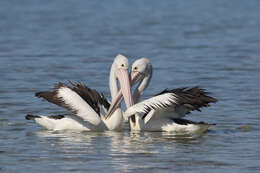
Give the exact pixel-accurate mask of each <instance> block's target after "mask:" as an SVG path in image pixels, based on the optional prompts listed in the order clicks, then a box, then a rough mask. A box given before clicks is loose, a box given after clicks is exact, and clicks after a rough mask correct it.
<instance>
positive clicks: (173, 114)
mask: <svg viewBox="0 0 260 173" xmlns="http://www.w3.org/2000/svg"><path fill="white" fill-rule="evenodd" d="M151 77H152V64H151V63H150V61H149V60H148V59H147V58H141V59H139V60H136V61H135V62H134V64H133V65H132V72H131V80H132V84H136V83H138V85H137V87H136V89H135V91H134V94H133V96H134V100H135V103H136V104H135V105H133V106H131V107H130V108H128V109H127V110H126V112H125V116H126V117H129V121H130V127H131V130H132V131H171V132H175V133H196V132H205V131H206V130H207V129H208V128H209V126H210V124H207V123H204V122H193V121H190V120H185V119H182V118H183V117H184V116H185V115H186V114H188V113H190V111H193V110H198V111H200V108H201V107H207V106H209V103H212V102H216V101H217V100H216V99H215V98H212V97H210V96H208V95H207V94H208V93H207V92H205V91H204V90H203V89H201V88H199V87H193V88H177V89H173V90H164V91H162V92H161V93H159V94H157V95H156V96H154V97H152V98H149V99H146V100H144V101H141V102H139V99H140V97H141V96H142V94H143V92H144V90H145V89H146V88H147V86H148V84H149V82H150V79H151Z"/></svg>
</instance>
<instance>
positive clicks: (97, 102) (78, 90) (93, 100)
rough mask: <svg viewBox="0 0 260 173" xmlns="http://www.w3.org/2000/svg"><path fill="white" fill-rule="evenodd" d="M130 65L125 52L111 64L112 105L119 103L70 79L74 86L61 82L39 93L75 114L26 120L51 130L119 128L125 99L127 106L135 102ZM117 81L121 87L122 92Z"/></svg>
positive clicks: (114, 129) (41, 96) (28, 117)
mask: <svg viewBox="0 0 260 173" xmlns="http://www.w3.org/2000/svg"><path fill="white" fill-rule="evenodd" d="M128 68H129V63H128V59H127V58H126V57H124V56H123V55H120V54H119V55H117V56H116V57H115V59H114V62H113V64H112V66H111V70H110V79H109V86H110V92H111V97H112V104H116V106H114V105H112V104H111V105H110V103H109V102H108V101H107V99H106V98H105V97H104V96H103V94H100V93H98V92H97V91H96V90H93V89H91V88H89V87H87V86H86V85H84V84H83V83H80V82H79V83H73V82H70V81H69V82H70V84H71V86H69V85H66V84H64V83H59V84H58V85H55V87H54V89H53V90H51V91H43V92H38V93H36V94H35V95H36V96H37V97H39V98H43V99H45V100H47V101H48V102H51V103H53V104H56V105H58V106H61V107H63V108H65V109H67V110H69V111H70V112H71V113H72V114H71V115H51V116H45V115H27V116H26V119H28V120H34V121H35V122H36V123H38V124H40V125H41V126H43V127H45V128H46V129H49V130H79V131H85V130H86V131H104V130H113V131H119V130H121V129H122V127H123V112H122V109H121V107H120V102H121V100H122V99H121V98H122V97H123V98H124V101H125V103H126V106H127V107H130V105H133V99H132V95H131V87H130V78H129V73H128ZM117 80H119V84H120V86H121V90H120V91H122V92H120V93H118V87H117ZM118 95H120V96H118ZM110 106H112V107H113V114H112V115H111V118H110V119H105V118H104V116H105V115H106V113H107V111H108V109H109V107H110Z"/></svg>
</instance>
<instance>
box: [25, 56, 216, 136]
mask: <svg viewBox="0 0 260 173" xmlns="http://www.w3.org/2000/svg"><path fill="white" fill-rule="evenodd" d="M128 69H129V63H128V59H127V58H126V57H125V56H123V55H120V54H119V55H118V56H116V57H115V59H114V62H113V64H112V66H111V70H110V80H109V86H110V92H111V97H112V102H111V104H110V103H109V102H108V101H107V99H106V98H105V97H104V96H103V95H102V94H100V93H98V92H97V91H96V90H93V89H90V88H89V87H87V86H86V85H84V84H83V83H73V82H70V84H71V87H70V86H68V85H66V84H64V83H59V84H58V85H56V86H55V87H54V90H52V91H43V92H38V93H36V96H37V97H41V98H43V99H45V100H47V101H48V102H51V103H54V104H56V105H58V106H61V107H64V108H66V109H67V110H69V111H70V112H71V113H72V115H49V116H46V115H45V116H44V115H27V116H26V119H28V120H35V122H36V123H38V124H40V125H41V126H43V127H45V128H47V129H51V130H88V131H89V130H91V131H104V130H115V131H119V130H122V128H123V124H124V121H123V120H124V119H129V124H130V129H131V131H170V132H176V133H197V132H205V131H207V130H208V128H209V126H210V125H211V124H208V123H204V122H194V121H191V120H187V119H184V117H185V116H186V115H187V114H189V113H190V112H191V111H194V110H197V111H201V108H202V107H208V106H209V104H210V103H215V102H217V99H215V98H213V97H211V96H209V93H208V92H206V91H205V90H204V89H202V88H200V87H187V88H176V89H171V90H168V89H165V90H163V91H161V92H160V93H158V94H155V96H154V97H151V98H149V99H146V100H143V101H140V98H141V96H142V95H143V93H144V90H145V89H146V88H147V87H148V85H149V83H150V80H151V78H152V73H153V68H152V64H151V62H150V61H149V59H147V58H140V59H138V60H136V61H135V62H134V63H133V65H132V68H131V73H130V74H129V73H128ZM117 80H119V84H120V90H119V89H118V86H117ZM133 86H136V88H135V90H134V92H133V94H132V92H131V87H133ZM122 99H124V102H125V104H126V108H127V110H126V111H125V112H123V111H122V109H121V101H122Z"/></svg>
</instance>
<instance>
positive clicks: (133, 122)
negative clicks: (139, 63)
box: [130, 65, 153, 130]
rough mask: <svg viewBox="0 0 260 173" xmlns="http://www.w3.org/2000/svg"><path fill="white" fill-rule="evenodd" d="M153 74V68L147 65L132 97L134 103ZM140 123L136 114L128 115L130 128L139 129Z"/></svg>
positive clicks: (137, 100)
mask: <svg viewBox="0 0 260 173" xmlns="http://www.w3.org/2000/svg"><path fill="white" fill-rule="evenodd" d="M152 76H153V68H152V65H149V66H148V70H147V75H146V76H145V77H144V78H143V80H142V81H141V82H140V83H139V84H138V86H137V87H136V89H135V91H134V94H133V99H134V103H138V102H139V100H140V97H141V96H142V95H143V93H144V90H145V89H146V88H147V87H148V85H149V83H150V80H151V78H152ZM141 124H142V120H141V119H140V117H139V116H138V115H135V116H132V117H130V128H131V130H140V126H141Z"/></svg>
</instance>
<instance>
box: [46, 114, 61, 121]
mask: <svg viewBox="0 0 260 173" xmlns="http://www.w3.org/2000/svg"><path fill="white" fill-rule="evenodd" d="M64 117H65V116H64V115H50V116H48V118H50V119H54V120H60V119H62V118H64Z"/></svg>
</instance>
